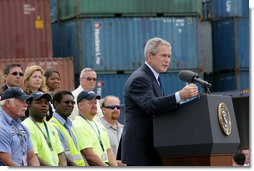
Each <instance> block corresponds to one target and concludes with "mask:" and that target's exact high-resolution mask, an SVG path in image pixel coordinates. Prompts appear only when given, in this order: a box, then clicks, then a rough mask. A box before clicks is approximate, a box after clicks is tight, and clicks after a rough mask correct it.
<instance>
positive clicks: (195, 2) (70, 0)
mask: <svg viewBox="0 0 254 171" xmlns="http://www.w3.org/2000/svg"><path fill="white" fill-rule="evenodd" d="M201 7H202V0H59V15H60V19H61V20H66V19H70V18H73V17H77V16H81V17H95V16H96V17H107V16H108V17H112V16H118V17H119V16H123V17H125V16H126V17H127V16H128V17H131V16H133V17H134V16H135V17H139V16H150V17H153V16H197V15H200V14H201V12H202V11H201Z"/></svg>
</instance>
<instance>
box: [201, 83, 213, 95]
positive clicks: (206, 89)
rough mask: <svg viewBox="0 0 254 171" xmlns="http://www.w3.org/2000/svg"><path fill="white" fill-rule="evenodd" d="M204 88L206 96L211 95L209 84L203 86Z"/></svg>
mask: <svg viewBox="0 0 254 171" xmlns="http://www.w3.org/2000/svg"><path fill="white" fill-rule="evenodd" d="M202 87H203V88H204V90H205V93H206V94H209V95H210V94H211V92H210V89H209V87H210V86H209V85H207V84H202Z"/></svg>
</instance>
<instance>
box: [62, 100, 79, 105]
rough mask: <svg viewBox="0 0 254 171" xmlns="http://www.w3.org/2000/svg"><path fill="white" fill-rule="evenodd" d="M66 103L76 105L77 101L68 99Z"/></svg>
mask: <svg viewBox="0 0 254 171" xmlns="http://www.w3.org/2000/svg"><path fill="white" fill-rule="evenodd" d="M64 103H65V104H66V105H69V104H72V105H75V103H76V102H75V101H72V100H66V101H64Z"/></svg>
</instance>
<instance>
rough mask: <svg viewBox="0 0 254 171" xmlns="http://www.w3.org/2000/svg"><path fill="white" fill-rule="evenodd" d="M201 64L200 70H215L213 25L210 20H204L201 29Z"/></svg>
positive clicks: (207, 71) (210, 71) (208, 71)
mask: <svg viewBox="0 0 254 171" xmlns="http://www.w3.org/2000/svg"><path fill="white" fill-rule="evenodd" d="M198 35H199V41H198V44H199V46H198V47H199V49H200V50H199V54H200V56H199V65H200V70H201V71H202V72H206V73H212V72H213V55H212V54H213V51H212V25H211V23H210V22H202V23H201V24H200V29H199V34H198Z"/></svg>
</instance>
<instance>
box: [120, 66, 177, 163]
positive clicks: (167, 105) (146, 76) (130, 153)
mask: <svg viewBox="0 0 254 171" xmlns="http://www.w3.org/2000/svg"><path fill="white" fill-rule="evenodd" d="M124 98H125V123H124V130H123V134H122V149H121V158H122V161H123V162H124V163H126V164H127V165H135V166H150V165H161V164H162V163H161V159H160V156H159V154H158V153H157V151H156V150H155V148H154V145H153V115H159V114H162V113H165V112H168V111H171V110H173V109H176V108H177V107H178V105H177V103H176V99H175V94H172V95H168V96H162V94H161V91H160V87H159V84H158V82H157V80H156V78H155V76H154V74H153V73H152V71H151V70H150V68H149V67H148V66H147V65H146V64H143V65H142V67H140V68H139V69H138V70H136V71H135V72H133V73H132V75H131V76H130V77H129V78H128V80H127V81H126V83H125V94H124ZM165 131H166V130H165ZM165 136H166V135H165Z"/></svg>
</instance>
